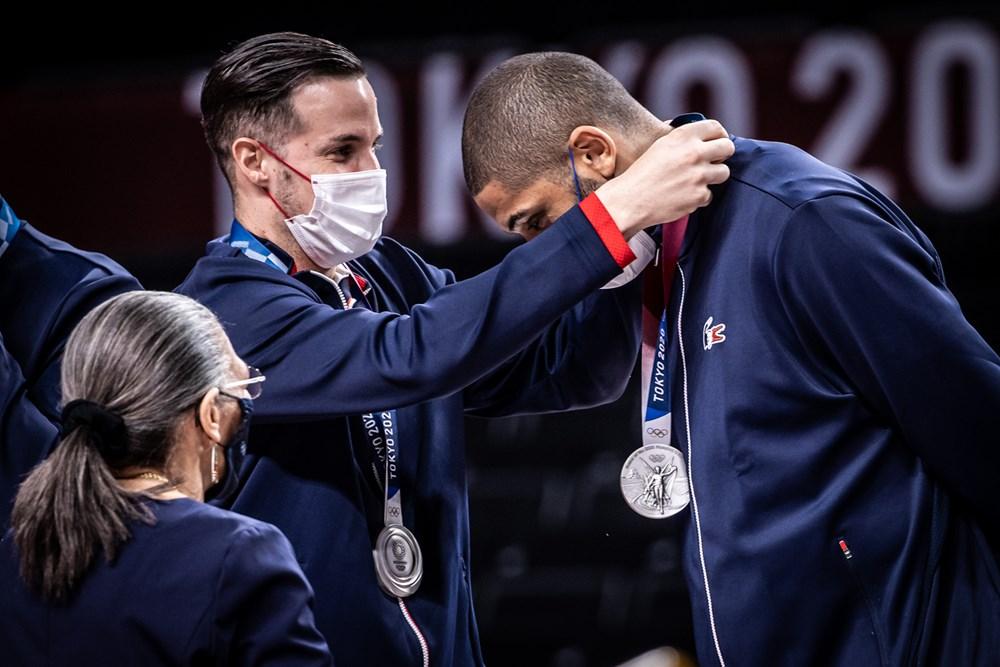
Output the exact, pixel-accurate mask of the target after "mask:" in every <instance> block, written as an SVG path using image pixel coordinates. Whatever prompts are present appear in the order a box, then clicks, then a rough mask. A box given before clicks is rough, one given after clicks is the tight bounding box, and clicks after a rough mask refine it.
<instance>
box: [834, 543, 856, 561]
mask: <svg viewBox="0 0 1000 667" xmlns="http://www.w3.org/2000/svg"><path fill="white" fill-rule="evenodd" d="M838 544H839V545H840V550H841V551H843V552H844V558H846V559H847V560H851V559H852V558H854V554H852V553H851V548H850V547H849V546H847V540H840V542H838Z"/></svg>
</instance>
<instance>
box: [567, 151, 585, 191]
mask: <svg viewBox="0 0 1000 667" xmlns="http://www.w3.org/2000/svg"><path fill="white" fill-rule="evenodd" d="M566 152H567V153H568V154H569V168H570V169H571V170H572V171H573V185H575V186H576V200H577V203H579V202H582V201H583V188H582V187H580V176H579V175H577V173H576V160H575V159H573V149H572V148H567V149H566Z"/></svg>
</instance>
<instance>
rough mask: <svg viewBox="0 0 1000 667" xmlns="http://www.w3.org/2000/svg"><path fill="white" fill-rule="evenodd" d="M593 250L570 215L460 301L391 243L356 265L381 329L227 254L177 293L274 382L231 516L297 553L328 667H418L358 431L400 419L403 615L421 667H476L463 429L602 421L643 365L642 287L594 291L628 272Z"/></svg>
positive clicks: (330, 298) (583, 225)
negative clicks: (381, 419) (379, 545)
mask: <svg viewBox="0 0 1000 667" xmlns="http://www.w3.org/2000/svg"><path fill="white" fill-rule="evenodd" d="M585 204H586V202H585ZM595 224H596V223H595ZM610 224H613V223H610ZM596 230H597V227H595V225H592V224H591V222H590V221H588V218H587V217H586V216H585V215H584V213H583V212H582V209H581V208H580V207H579V206H577V207H574V208H573V209H571V210H570V211H569V212H568V213H566V214H565V215H564V216H562V218H560V220H559V221H557V222H556V223H555V224H553V225H552V227H551V228H549V229H548V231H547V232H546V233H545V234H543V235H542V236H541V237H539V238H538V239H536V240H534V241H532V242H531V243H529V244H526V245H523V246H520V247H518V248H516V249H514V250H513V251H511V252H510V254H508V256H507V257H506V258H505V259H504V261H503V262H501V263H500V264H499V265H498V266H496V267H494V268H493V269H491V270H489V271H487V272H485V273H483V274H481V275H479V276H476V277H475V278H472V279H469V280H465V281H462V282H458V283H456V282H455V280H454V278H453V276H452V275H451V273H450V272H447V271H442V270H440V269H437V268H434V267H433V266H429V265H428V264H426V263H425V262H424V261H422V260H421V259H420V258H419V257H418V256H417V255H416V254H414V253H413V252H412V251H410V250H408V249H407V248H405V247H403V246H401V245H400V244H398V243H396V242H395V241H393V240H391V239H383V240H381V241H379V243H378V244H377V245H376V246H375V249H374V250H373V251H371V252H370V253H368V254H366V255H365V256H363V257H361V258H359V259H357V260H355V261H353V262H351V266H352V268H353V269H354V270H355V272H356V273H358V274H359V275H360V276H362V277H363V279H364V280H365V281H367V283H368V284H369V285H370V286H371V287H372V292H373V296H371V297H370V300H375V301H377V304H376V305H375V306H374V308H373V310H368V309H365V308H359V307H355V308H353V309H350V310H343V309H342V308H341V307H340V305H339V297H338V296H337V295H336V294H334V292H333V290H332V289H324V281H323V280H322V279H319V280H306V279H304V278H306V277H303V276H300V278H303V279H297V278H296V277H293V276H290V275H286V274H285V273H284V272H282V271H281V270H279V269H275V268H273V267H271V266H268V265H266V264H263V263H260V262H257V261H255V260H253V259H250V258H248V257H246V256H244V255H243V254H241V253H240V251H239V250H237V249H236V248H233V247H231V246H230V245H228V243H227V239H226V238H223V239H221V240H219V241H215V242H213V243H211V244H210V245H209V247H208V254H207V256H206V257H204V258H202V259H201V260H199V261H198V263H197V264H196V265H195V267H194V269H193V270H192V272H191V273H190V274H189V276H188V277H187V279H186V280H185V281H184V282H183V283H182V284H181V285H180V287H178V291H179V292H181V293H183V294H187V295H189V296H192V297H194V298H196V299H198V300H199V301H201V302H202V303H204V304H205V305H207V306H208V307H209V308H211V309H212V310H213V311H214V312H215V313H216V314H218V316H219V318H220V320H221V321H222V322H223V324H224V325H225V327H226V330H227V333H228V334H229V336H230V338H231V340H232V342H233V346H234V347H235V349H236V351H237V353H238V354H240V356H242V357H243V358H244V359H245V360H246V361H247V362H248V363H251V364H254V365H255V366H258V367H259V368H260V369H261V370H262V371H263V372H264V373H265V374H266V376H267V383H266V385H265V388H264V393H263V395H262V396H261V397H260V398H259V399H257V400H256V401H255V410H254V417H253V427H252V430H251V435H250V441H249V451H248V456H247V459H246V461H245V463H244V465H243V466H242V469H241V477H242V482H241V484H242V486H241V489H240V491H239V493H238V494H237V495H236V497H235V500H234V502H233V503H232V505H231V507H232V509H234V510H235V511H237V512H240V513H243V514H247V515H249V516H253V517H256V518H258V519H261V520H264V521H267V522H268V523H272V524H274V525H276V526H278V527H279V528H280V529H281V530H282V531H283V532H284V533H285V534H286V535H287V536H288V538H289V540H291V542H292V545H293V546H294V548H295V553H296V555H297V556H298V558H299V559H300V561H301V562H302V567H303V570H304V571H305V573H306V575H307V576H308V578H309V581H310V582H311V583H312V585H313V587H314V589H315V591H316V624H317V627H318V628H319V629H320V631H321V632H322V633H323V634H324V635H325V636H326V638H327V640H328V642H329V644H330V650H331V652H332V653H333V656H334V660H335V661H336V662H337V663H338V664H340V665H419V664H420V661H421V650H420V646H419V644H418V639H417V637H416V636H415V634H414V633H413V632H411V630H410V628H409V627H408V625H407V622H406V620H405V619H404V616H403V612H402V610H401V608H400V606H399V605H398V603H397V601H396V600H394V599H392V598H390V597H388V596H386V595H385V594H383V593H382V592H381V591H380V589H379V587H378V584H377V582H376V578H375V569H374V564H373V560H372V546H373V544H374V541H375V537H376V536H377V535H378V532H379V530H380V528H381V527H382V510H383V498H382V492H381V491H380V490H379V488H378V486H377V483H376V479H375V476H374V474H373V472H372V468H373V462H374V459H373V456H372V453H371V452H370V451H369V445H368V443H367V441H366V440H365V439H364V437H363V435H362V434H361V433H360V428H359V427H360V421H359V419H358V418H357V416H358V415H360V414H363V413H365V412H368V411H373V410H374V411H378V410H383V409H391V408H398V423H397V424H396V434H397V438H398V446H399V450H400V457H401V461H400V467H401V477H402V483H401V488H402V499H403V517H404V523H405V525H406V526H407V527H408V528H410V529H411V530H412V531H413V532H414V533H415V535H416V537H417V538H418V540H419V541H420V544H421V547H422V550H423V556H424V559H425V568H424V570H425V572H424V578H423V582H422V584H421V586H420V590H419V591H418V592H417V593H416V594H415V595H414V596H413V597H411V598H409V599H408V600H407V605H408V607H409V611H410V612H411V614H412V616H413V618H414V620H415V622H416V624H417V625H418V626H419V628H420V630H421V631H422V633H423V635H424V636H425V637H426V639H427V642H428V643H429V648H430V660H431V664H432V665H442V666H443V665H449V666H451V665H480V664H482V663H483V658H482V655H481V650H480V644H479V636H478V632H477V629H476V622H475V617H474V613H473V608H472V592H471V590H470V575H469V519H468V500H467V491H466V478H465V441H464V424H463V419H464V416H465V415H466V414H476V415H485V416H500V415H510V414H515V413H527V412H541V411H546V410H566V409H570V408H578V407H583V406H588V405H595V404H598V403H602V402H606V401H608V400H611V399H614V398H615V397H617V396H618V395H620V394H621V392H622V391H623V390H624V387H625V384H626V381H627V378H628V375H629V372H630V370H631V369H632V367H633V363H634V361H635V357H636V353H637V350H638V345H639V329H640V326H639V324H640V323H639V316H640V309H639V283H640V282H641V281H633V284H630V285H628V286H626V287H623V288H620V289H617V290H607V291H599V290H598V288H600V287H601V285H603V284H604V283H606V282H607V281H608V280H610V279H611V278H612V277H614V276H615V275H617V274H618V273H620V268H619V265H618V264H617V263H616V261H615V260H614V259H612V255H611V253H610V252H609V250H608V246H605V244H604V243H603V242H602V240H601V237H600V236H599V234H598V232H597V231H596ZM615 233H617V231H615ZM618 238H619V239H620V234H618ZM621 243H622V244H624V241H623V240H622V241H621ZM270 249H271V250H272V251H274V252H275V253H276V254H279V255H280V254H281V251H280V249H278V248H276V247H271V248H270ZM282 259H284V260H285V261H286V264H291V262H290V260H289V258H287V256H286V257H282ZM313 278H315V276H313ZM307 282H308V284H306V283H307ZM352 416H353V417H352Z"/></svg>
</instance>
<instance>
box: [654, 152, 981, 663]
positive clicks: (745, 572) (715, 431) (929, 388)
mask: <svg viewBox="0 0 1000 667" xmlns="http://www.w3.org/2000/svg"><path fill="white" fill-rule="evenodd" d="M736 146H737V151H736V155H735V156H734V157H733V158H732V159H731V160H729V162H728V164H729V166H730V168H731V172H732V177H731V178H730V180H729V181H728V182H727V183H726V184H724V185H723V186H721V187H719V188H718V189H717V191H716V192H715V196H714V200H713V203H712V204H711V206H709V207H708V208H706V209H703V210H701V211H699V212H698V213H696V214H695V215H693V216H692V217H691V222H690V225H689V227H688V231H687V235H686V238H685V241H684V246H683V248H682V251H681V255H680V257H679V261H678V264H679V266H680V269H679V271H678V274H677V276H676V277H675V279H674V281H673V287H672V296H671V301H670V309H669V313H668V319H669V322H670V326H671V331H670V336H671V346H670V352H669V356H670V364H671V372H672V376H671V383H672V390H673V391H672V396H673V400H672V407H673V421H674V424H675V429H674V444H675V446H676V447H677V448H678V449H680V450H681V451H682V452H683V453H684V456H685V457H686V458H687V459H688V465H689V468H690V474H691V481H692V489H693V492H694V493H693V496H692V502H691V506H690V508H689V511H687V512H685V513H684V514H683V517H685V518H683V519H681V520H683V521H685V524H686V527H685V537H684V570H685V573H686V577H687V580H688V585H689V587H690V591H691V598H692V606H693V614H694V619H695V630H696V643H697V647H698V657H699V661H700V664H701V665H704V666H707V665H713V664H719V663H720V654H721V659H722V660H724V661H725V664H727V665H754V666H757V665H768V666H770V665H796V666H806V665H809V666H814V665H845V666H846V665H852V666H853V665H866V666H867V665H917V664H919V665H955V666H968V665H997V664H1000V573H998V566H997V554H996V552H995V551H992V550H991V548H990V545H989V542H988V539H987V537H988V536H990V535H992V536H995V535H997V532H998V527H1000V497H998V492H1000V359H998V357H997V355H996V353H995V352H994V351H993V350H991V349H990V347H989V346H988V345H987V344H986V342H985V341H984V340H983V339H982V338H981V337H980V336H979V334H978V333H977V332H976V331H975V330H974V329H973V328H972V326H971V325H970V324H969V323H968V322H967V321H966V319H965V318H964V317H963V315H962V312H961V310H960V308H959V305H958V303H957V302H956V301H955V298H954V297H953V296H952V294H951V293H950V292H949V291H948V289H947V287H946V286H945V282H944V276H943V273H942V270H941V263H940V260H939V258H938V255H937V253H936V252H935V250H934V248H933V247H932V246H931V244H930V242H929V241H928V240H927V238H926V237H925V236H924V235H923V234H922V233H921V232H920V231H919V230H918V229H917V228H916V226H914V224H913V223H912V222H911V221H910V220H909V219H908V218H907V217H906V215H905V214H904V213H903V212H902V211H901V210H900V209H899V208H898V207H897V206H896V205H895V204H893V203H892V202H891V201H889V200H888V199H887V198H886V197H884V196H883V195H881V194H879V193H878V192H876V191H875V190H874V189H872V188H871V187H870V186H868V185H866V184H865V183H863V182H861V181H859V180H858V179H856V178H854V177H852V176H851V175H849V174H846V173H844V172H842V171H840V170H838V169H834V168H832V167H830V166H827V165H825V164H823V163H821V162H819V161H818V160H816V159H814V158H813V157H811V156H809V155H808V154H806V153H804V152H802V151H800V150H798V149H796V148H793V147H791V146H787V145H784V144H775V143H767V142H759V141H752V140H748V139H736ZM720 325H725V327H724V329H720ZM723 337H724V340H720V339H721V338H723ZM994 544H996V543H995V542H994Z"/></svg>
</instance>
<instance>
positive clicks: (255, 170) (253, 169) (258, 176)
mask: <svg viewBox="0 0 1000 667" xmlns="http://www.w3.org/2000/svg"><path fill="white" fill-rule="evenodd" d="M229 154H230V157H231V158H232V159H233V164H235V165H236V172H237V173H238V174H242V175H243V178H245V179H246V180H248V181H250V182H251V183H253V184H254V185H258V186H260V187H262V188H264V189H267V185H268V181H269V177H268V175H267V172H266V171H264V167H263V160H264V157H265V156H266V155H267V154H266V153H265V152H264V149H263V148H261V146H260V144H259V143H258V142H257V141H254V140H253V139H250V138H248V137H240V138H239V139H237V140H235V141H234V142H233V145H232V146H230V147H229Z"/></svg>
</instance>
